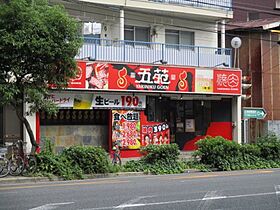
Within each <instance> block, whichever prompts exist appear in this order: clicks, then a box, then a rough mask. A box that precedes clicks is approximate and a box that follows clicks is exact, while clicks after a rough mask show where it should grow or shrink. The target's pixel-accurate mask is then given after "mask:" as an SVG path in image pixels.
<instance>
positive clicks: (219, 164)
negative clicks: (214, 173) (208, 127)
mask: <svg viewBox="0 0 280 210" xmlns="http://www.w3.org/2000/svg"><path fill="white" fill-rule="evenodd" d="M196 144H197V146H198V150H197V151H195V152H194V156H199V158H200V162H201V163H203V164H206V165H210V166H211V167H213V168H217V169H218V170H231V164H232V163H234V162H236V160H235V158H236V157H238V156H240V150H239V149H240V145H239V144H238V143H236V142H231V141H228V140H225V139H224V138H223V137H220V136H217V137H214V138H213V137H210V136H207V137H206V138H205V139H202V140H200V141H198V142H197V143H196Z"/></svg>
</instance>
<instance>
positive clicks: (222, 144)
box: [194, 136, 280, 171]
mask: <svg viewBox="0 0 280 210" xmlns="http://www.w3.org/2000/svg"><path fill="white" fill-rule="evenodd" d="M196 144H197V146H198V150H197V151H195V152H194V156H195V157H197V158H198V159H199V163H201V164H205V165H207V166H209V167H210V168H216V169H218V170H223V171H228V170H242V169H257V168H274V167H280V140H279V139H277V137H275V136H267V137H265V138H262V139H261V140H259V141H258V143H257V144H245V145H240V144H238V143H236V142H232V141H228V140H225V139H224V138H222V137H220V136H218V137H214V138H213V137H206V138H205V139H203V140H200V141H198V142H197V143H196Z"/></svg>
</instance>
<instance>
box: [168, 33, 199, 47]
mask: <svg viewBox="0 0 280 210" xmlns="http://www.w3.org/2000/svg"><path fill="white" fill-rule="evenodd" d="M165 43H166V44H170V45H169V46H170V47H172V45H194V32H190V31H179V30H169V29H167V30H165Z"/></svg>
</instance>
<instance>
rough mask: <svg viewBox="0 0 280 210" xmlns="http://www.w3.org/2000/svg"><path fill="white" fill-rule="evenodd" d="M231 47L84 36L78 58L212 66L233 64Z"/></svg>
mask: <svg viewBox="0 0 280 210" xmlns="http://www.w3.org/2000/svg"><path fill="white" fill-rule="evenodd" d="M231 54H232V50H231V49H228V48H211V47H200V46H193V45H171V44H162V43H153V42H134V41H123V40H121V41H120V40H109V39H97V38H85V39H84V44H83V46H82V48H81V49H80V52H79V54H78V55H77V56H76V58H77V59H82V58H85V57H91V59H94V60H100V61H110V62H132V63H146V64H153V63H155V62H157V61H160V60H161V61H166V62H167V63H168V64H170V65H184V66H201V67H213V66H216V65H219V64H222V63H225V64H227V65H228V66H229V67H230V66H231Z"/></svg>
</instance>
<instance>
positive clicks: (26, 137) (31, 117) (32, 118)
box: [23, 104, 36, 153]
mask: <svg viewBox="0 0 280 210" xmlns="http://www.w3.org/2000/svg"><path fill="white" fill-rule="evenodd" d="M28 111H29V105H28V104H24V106H23V113H26V112H28ZM25 117H26V119H27V120H28V122H29V124H30V126H31V129H32V131H33V134H34V137H35V138H36V114H35V113H34V114H32V115H26V114H25ZM23 140H24V142H26V152H27V153H30V152H31V147H32V145H31V142H30V138H29V135H28V133H27V130H26V128H25V126H23Z"/></svg>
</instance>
